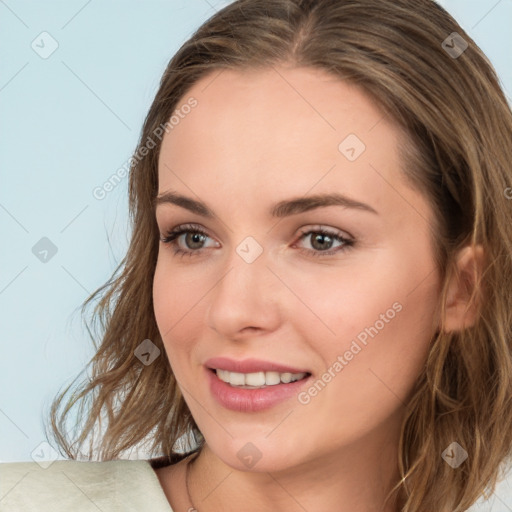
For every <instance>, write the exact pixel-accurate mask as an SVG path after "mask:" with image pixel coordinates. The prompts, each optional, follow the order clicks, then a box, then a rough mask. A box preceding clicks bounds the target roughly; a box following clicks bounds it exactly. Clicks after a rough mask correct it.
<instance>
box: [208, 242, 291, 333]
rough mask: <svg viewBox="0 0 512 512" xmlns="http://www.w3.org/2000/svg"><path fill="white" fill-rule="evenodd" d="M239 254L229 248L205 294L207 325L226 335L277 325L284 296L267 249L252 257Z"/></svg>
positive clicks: (266, 328)
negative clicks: (207, 302) (221, 265)
mask: <svg viewBox="0 0 512 512" xmlns="http://www.w3.org/2000/svg"><path fill="white" fill-rule="evenodd" d="M240 254H242V256H240ZM240 254H239V253H237V252H236V251H233V254H232V255H231V257H230V258H229V260H228V261H227V262H226V267H225V271H224V272H223V273H222V276H221V277H220V279H219V280H218V281H217V284H216V285H215V286H214V288H213V289H212V291H211V292H210V294H208V297H209V301H210V302H209V307H208V310H207V315H208V318H207V321H208V325H209V326H210V328H212V329H213V330H214V331H216V332H217V333H218V334H219V335H220V336H222V337H225V338H229V339H237V338H239V337H240V336H244V335H246V334H248V335H250V336H253V335H254V331H255V330H258V331H263V332H266V331H273V330H275V329H277V328H278V326H279V323H280V321H281V318H280V317H281V313H282V305H283V304H282V301H283V300H285V297H284V294H283V292H284V290H283V288H285V287H284V286H283V284H282V282H281V281H280V280H279V279H278V278H277V277H276V275H275V273H274V272H272V270H271V265H270V262H269V259H268V258H267V253H266V252H265V251H263V252H262V253H261V254H260V255H259V256H258V257H257V258H256V259H255V260H254V261H251V259H250V258H246V259H244V255H243V252H241V253H240Z"/></svg>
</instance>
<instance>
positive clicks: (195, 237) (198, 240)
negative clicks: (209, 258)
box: [160, 224, 210, 256]
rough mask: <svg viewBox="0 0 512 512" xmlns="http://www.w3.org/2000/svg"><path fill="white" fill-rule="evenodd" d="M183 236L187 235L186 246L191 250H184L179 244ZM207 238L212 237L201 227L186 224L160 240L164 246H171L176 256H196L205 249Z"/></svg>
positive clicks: (185, 238)
mask: <svg viewBox="0 0 512 512" xmlns="http://www.w3.org/2000/svg"><path fill="white" fill-rule="evenodd" d="M183 235H185V237H184V240H185V244H186V246H188V247H189V249H190V250H187V249H182V248H181V247H180V246H179V244H178V241H179V238H181V237H182V236H183ZM206 238H210V237H209V236H208V234H207V233H206V232H205V231H204V230H202V229H201V228H200V227H199V226H196V225H194V224H184V225H181V226H177V227H176V228H174V229H172V230H171V231H169V232H167V233H166V235H165V237H161V238H160V240H161V241H162V242H163V243H164V244H168V245H171V246H172V248H173V251H174V254H176V255H180V256H195V255H197V254H198V253H200V252H202V249H203V247H201V245H202V244H204V242H205V239H206ZM198 246H199V247H198Z"/></svg>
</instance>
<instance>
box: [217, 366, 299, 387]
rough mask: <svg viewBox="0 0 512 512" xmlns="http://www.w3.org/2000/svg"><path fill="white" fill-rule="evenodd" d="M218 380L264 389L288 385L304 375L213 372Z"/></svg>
mask: <svg viewBox="0 0 512 512" xmlns="http://www.w3.org/2000/svg"><path fill="white" fill-rule="evenodd" d="M215 371H216V373H217V377H219V379H220V380H222V381H224V382H227V383H228V384H231V385H232V386H237V387H238V386H239V387H244V388H246V387H264V386H275V385H277V384H281V383H284V384H288V383H289V382H294V381H296V380H300V379H302V378H304V377H305V376H306V373H279V372H255V373H237V372H228V371H227V370H220V369H219V370H215Z"/></svg>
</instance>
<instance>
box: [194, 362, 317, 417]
mask: <svg viewBox="0 0 512 512" xmlns="http://www.w3.org/2000/svg"><path fill="white" fill-rule="evenodd" d="M204 371H205V373H206V379H207V381H208V384H209V387H210V392H211V394H212V395H213V397H214V398H215V400H216V401H217V402H218V403H219V404H220V405H222V406H223V407H225V408H226V409H229V410H231V411H236V412H258V411H263V410H265V409H270V408H271V407H274V406H276V405H278V404H280V403H282V402H285V401H286V400H289V399H290V398H292V397H294V396H297V394H298V393H299V392H300V390H301V388H303V387H304V386H305V385H308V384H309V381H310V380H311V377H312V376H311V374H310V375H308V376H306V377H304V378H303V379H301V380H297V381H295V382H290V383H288V384H277V385H275V386H266V387H264V388H259V389H242V388H237V387H234V386H231V385H230V384H228V383H227V382H224V381H222V380H220V379H219V377H217V374H216V373H215V371H214V370H212V369H209V368H206V367H205V368H204ZM268 371H272V370H268ZM291 373H295V372H291ZM297 373H299V372H297Z"/></svg>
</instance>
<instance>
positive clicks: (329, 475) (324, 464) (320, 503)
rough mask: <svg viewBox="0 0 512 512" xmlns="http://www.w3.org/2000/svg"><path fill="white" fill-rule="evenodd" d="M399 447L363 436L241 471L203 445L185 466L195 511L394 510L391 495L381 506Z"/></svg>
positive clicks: (395, 477) (393, 478)
mask: <svg viewBox="0 0 512 512" xmlns="http://www.w3.org/2000/svg"><path fill="white" fill-rule="evenodd" d="M397 447H398V444H397V443H387V444H380V445H379V443H375V442H370V441H369V440H368V439H361V440H360V441H359V442H358V443H357V446H356V445H352V446H350V447H344V448H343V449H340V450H338V451H336V452H335V453H328V454H323V455H322V454H319V455H318V456H317V457H316V458H314V459H313V460H311V458H309V459H308V461H307V462H304V463H299V464H297V465H295V466H293V467H287V468H285V469H279V470H276V471H255V469H256V467H254V468H253V469H252V470H250V471H243V470H237V469H233V467H231V466H230V465H228V464H226V463H225V462H224V461H223V460H222V459H220V458H219V457H218V456H217V455H216V454H215V453H213V452H212V450H211V449H210V448H209V446H208V445H205V446H204V448H203V449H202V450H201V452H200V454H199V455H198V456H197V457H196V458H195V460H194V463H193V465H191V466H190V468H189V493H190V496H191V500H192V502H193V506H195V507H196V508H197V512H211V511H214V510H236V509H239V510H244V511H245V512H253V511H254V512H256V511H257V512H261V511H262V510H272V511H274V512H281V511H282V512H285V511H290V510H307V511H308V512H320V511H325V510H338V511H339V512H397V511H398V508H397V505H396V502H395V501H394V499H393V497H392V498H390V500H389V501H388V502H387V503H386V506H385V507H384V500H385V497H386V496H387V493H388V492H389V490H390V489H391V487H392V486H393V485H394V484H395V483H396V481H397V480H398V479H399V473H398V464H397ZM376 448H377V449H376ZM372 453H373V457H372V456H371V454H372ZM192 459H193V457H191V460H192ZM191 506H192V503H191Z"/></svg>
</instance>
